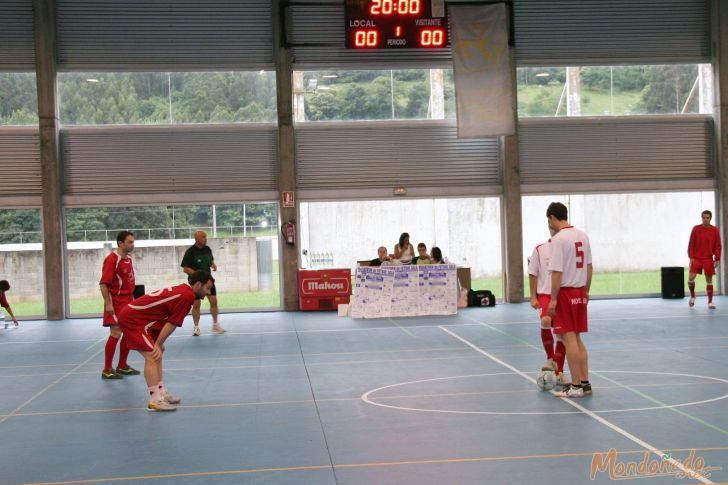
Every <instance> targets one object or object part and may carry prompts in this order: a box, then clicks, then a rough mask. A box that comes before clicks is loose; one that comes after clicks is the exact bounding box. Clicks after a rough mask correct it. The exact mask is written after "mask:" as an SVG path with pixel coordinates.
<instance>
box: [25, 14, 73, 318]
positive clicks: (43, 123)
mask: <svg viewBox="0 0 728 485" xmlns="http://www.w3.org/2000/svg"><path fill="white" fill-rule="evenodd" d="M33 23H34V31H35V70H36V82H37V86H38V118H39V120H40V163H41V177H42V187H43V210H42V213H41V214H42V219H43V256H44V272H45V299H46V313H47V315H48V319H49V320H62V319H63V318H64V317H65V296H64V295H65V293H64V287H65V284H64V281H65V280H64V271H63V239H64V229H63V227H64V226H63V211H62V208H61V181H62V179H61V161H60V151H59V147H58V129H59V126H58V100H57V93H56V45H55V44H56V35H55V25H56V24H55V1H54V0H33Z"/></svg>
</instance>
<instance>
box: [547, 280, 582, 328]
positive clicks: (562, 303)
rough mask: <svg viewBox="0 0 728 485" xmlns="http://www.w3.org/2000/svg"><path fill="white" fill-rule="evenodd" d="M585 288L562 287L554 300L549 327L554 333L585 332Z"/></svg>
mask: <svg viewBox="0 0 728 485" xmlns="http://www.w3.org/2000/svg"><path fill="white" fill-rule="evenodd" d="M587 301H588V298H587V295H586V288H584V287H581V288H569V287H565V288H564V287H562V288H561V290H559V297H558V299H557V300H556V314H555V315H554V319H553V323H552V324H551V327H552V328H553V330H554V333H555V334H561V333H566V332H576V333H584V332H587V331H588V329H587V315H586V305H587Z"/></svg>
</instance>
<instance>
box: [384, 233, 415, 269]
mask: <svg viewBox="0 0 728 485" xmlns="http://www.w3.org/2000/svg"><path fill="white" fill-rule="evenodd" d="M390 256H391V258H392V259H393V260H396V261H399V262H400V263H402V264H410V262H411V261H412V258H414V257H415V249H414V248H413V247H412V244H411V243H410V235H409V234H407V233H406V232H403V233H402V234H401V235H400V236H399V242H398V243H397V244H395V245H394V254H391V255H390Z"/></svg>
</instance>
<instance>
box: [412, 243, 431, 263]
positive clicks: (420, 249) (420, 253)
mask: <svg viewBox="0 0 728 485" xmlns="http://www.w3.org/2000/svg"><path fill="white" fill-rule="evenodd" d="M412 264H432V258H430V255H429V254H427V246H425V243H419V244H418V245H417V256H415V258H414V259H413V260H412Z"/></svg>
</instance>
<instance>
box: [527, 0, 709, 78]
mask: <svg viewBox="0 0 728 485" xmlns="http://www.w3.org/2000/svg"><path fill="white" fill-rule="evenodd" d="M513 9H514V30H515V42H516V60H517V63H518V65H521V66H529V65H530V66H584V65H610V64H620V63H634V64H647V63H651V64H655V63H661V62H665V63H668V62H675V63H678V62H680V63H706V62H710V21H709V16H710V8H709V0H609V1H604V0H579V1H578V2H577V1H573V0H515V2H514V6H513Z"/></svg>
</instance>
